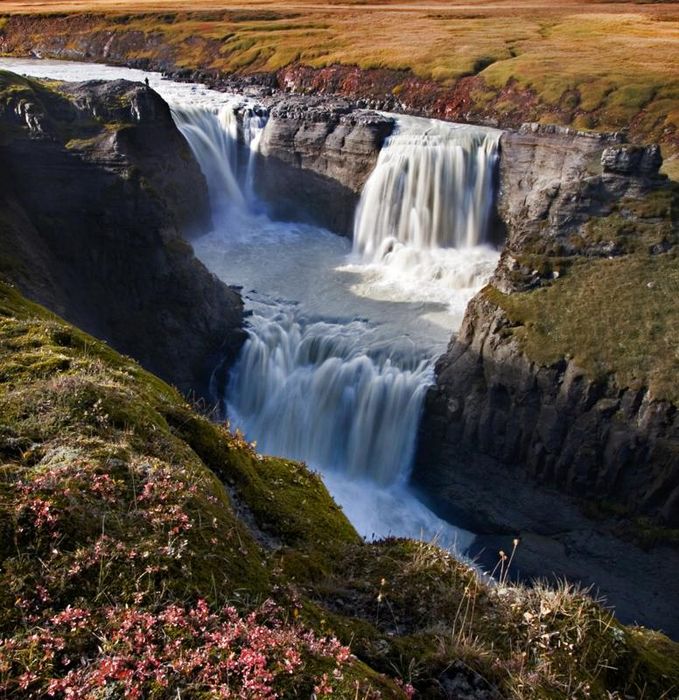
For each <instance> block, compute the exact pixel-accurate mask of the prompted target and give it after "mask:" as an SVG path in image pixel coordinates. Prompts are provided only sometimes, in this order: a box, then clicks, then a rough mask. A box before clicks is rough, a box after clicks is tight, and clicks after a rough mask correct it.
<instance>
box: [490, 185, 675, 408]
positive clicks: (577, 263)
mask: <svg viewBox="0 0 679 700" xmlns="http://www.w3.org/2000/svg"><path fill="white" fill-rule="evenodd" d="M678 201H679V195H678V193H677V188H676V187H674V186H672V187H668V188H666V189H662V190H659V191H656V192H653V193H651V194H649V195H648V196H646V197H643V198H640V199H636V200H625V201H622V202H620V203H619V205H618V207H617V209H616V210H615V211H614V212H612V213H611V214H610V215H609V216H606V217H599V218H593V219H591V220H589V221H588V223H587V224H586V225H585V226H583V227H582V228H581V230H580V231H579V233H577V234H575V235H573V236H571V238H570V239H569V241H568V245H569V248H570V249H571V250H572V251H575V254H571V255H570V256H567V257H564V256H563V255H561V256H560V255H559V254H558V246H557V248H556V249H555V251H556V254H555V252H554V251H551V252H550V251H540V253H539V254H537V253H535V254H524V255H523V256H519V260H518V261H519V263H520V264H521V266H522V269H528V270H536V271H537V272H538V273H539V274H540V276H541V277H542V278H543V279H551V278H552V276H553V273H554V272H558V273H559V274H558V279H555V280H553V281H551V282H549V284H546V285H545V286H542V287H540V288H538V289H534V290H532V291H527V292H521V293H512V294H509V295H505V294H502V293H500V292H499V291H498V290H497V289H495V288H494V287H486V289H485V290H484V291H483V294H484V296H485V297H486V298H487V299H488V300H489V301H491V302H492V303H493V304H496V305H497V306H499V307H501V308H502V309H503V310H504V311H505V313H506V314H507V317H508V319H509V321H510V324H511V327H510V328H508V329H507V332H508V333H510V334H512V335H513V336H514V337H515V338H516V339H517V340H518V341H519V342H520V343H521V346H522V347H523V349H524V351H525V352H526V353H527V355H528V356H529V357H530V359H531V360H533V361H535V362H537V363H538V364H541V365H544V366H550V365H553V364H555V363H557V362H559V361H561V360H562V359H563V358H573V359H574V360H575V362H576V364H577V365H578V366H579V367H581V368H582V369H583V370H585V371H586V372H587V373H588V375H589V376H590V377H592V378H596V379H601V380H607V379H613V381H615V382H616V383H617V385H618V386H619V387H621V388H623V387H633V388H639V387H642V386H645V387H648V388H649V389H650V391H651V394H652V396H653V397H655V398H658V399H668V400H670V401H673V402H675V403H677V402H678V401H679V387H678V386H677V383H676V381H675V380H674V377H676V376H677V372H678V371H679V357H678V356H677V354H676V352H675V350H676V348H677V347H679V307H678V306H677V304H676V298H675V297H676V289H677V287H678V285H679V264H678V261H677V243H679V233H678V229H677V226H676V221H677V211H678V209H677V202H678ZM562 247H563V246H562ZM597 250H601V251H608V250H612V251H613V252H614V254H613V256H610V253H608V252H606V253H599V254H596V251H597ZM592 251H595V252H594V253H592ZM515 274H516V275H518V276H519V277H521V275H522V274H523V273H522V272H521V271H517V272H516V273H515Z"/></svg>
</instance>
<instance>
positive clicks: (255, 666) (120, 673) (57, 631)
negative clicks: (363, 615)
mask: <svg viewBox="0 0 679 700" xmlns="http://www.w3.org/2000/svg"><path fill="white" fill-rule="evenodd" d="M349 656H350V653H349V650H348V648H347V647H344V646H342V645H341V644H340V643H339V642H338V641H337V640H335V639H332V638H319V637H317V636H316V635H315V634H314V633H313V632H310V631H308V630H305V629H304V628H303V627H301V626H299V625H297V624H288V623H286V622H285V620H284V617H283V615H282V611H281V610H280V608H278V607H277V606H276V605H275V604H274V603H273V602H272V601H270V600H268V601H266V602H265V603H263V604H262V605H261V606H259V607H258V608H257V609H256V610H254V611H253V612H251V613H249V614H247V615H244V616H242V615H241V614H239V612H238V611H237V610H236V608H234V607H232V606H224V607H222V608H221V609H218V610H216V611H214V612H213V611H211V609H210V607H209V605H208V604H207V602H206V601H204V600H199V601H198V602H197V603H196V604H195V605H193V606H180V605H176V604H170V605H166V606H163V607H159V608H157V609H155V610H150V609H145V608H141V607H139V606H131V607H126V606H106V607H104V608H101V609H100V610H92V609H87V608H76V607H71V606H68V607H67V608H66V609H65V610H63V611H61V612H60V613H57V614H54V615H51V616H49V617H48V618H47V619H45V620H43V621H42V623H41V624H40V626H38V627H36V628H35V629H34V630H33V631H32V632H31V633H27V634H25V635H20V636H15V637H12V638H6V639H3V640H1V641H0V692H4V693H7V694H10V695H11V694H13V693H14V694H16V695H17V696H18V695H19V694H21V693H23V694H24V695H23V696H24V697H63V698H74V699H75V698H82V699H87V698H99V697H101V690H102V688H111V689H112V690H113V691H115V693H114V695H113V697H124V698H129V699H134V698H153V697H189V696H191V697H195V696H196V695H197V694H200V693H209V697H214V698H253V699H254V698H257V699H258V700H260V699H261V700H268V699H270V698H277V697H280V696H281V694H284V695H286V694H290V693H294V694H296V693H297V692H304V691H306V692H307V696H308V695H309V694H310V693H311V691H312V689H313V688H312V686H315V688H316V693H317V695H320V696H322V695H328V694H331V693H332V691H333V681H335V680H336V679H338V678H341V675H342V668H343V666H344V665H345V664H346V663H347V661H348V659H349ZM309 665H311V666H312V667H313V668H328V669H330V671H326V672H323V674H322V675H320V676H319V678H318V679H317V680H316V681H314V679H313V677H310V676H309V675H308V674H304V673H303V672H304V671H305V669H306V668H307V666H309Z"/></svg>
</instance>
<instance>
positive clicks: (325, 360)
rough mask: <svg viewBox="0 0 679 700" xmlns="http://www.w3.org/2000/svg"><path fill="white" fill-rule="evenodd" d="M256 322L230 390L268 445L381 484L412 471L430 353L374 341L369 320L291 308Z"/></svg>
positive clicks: (239, 409)
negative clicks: (400, 352)
mask: <svg viewBox="0 0 679 700" xmlns="http://www.w3.org/2000/svg"><path fill="white" fill-rule="evenodd" d="M251 328H252V332H251V334H250V338H249V340H248V341H247V342H246V345H245V347H244V348H243V351H242V353H241V359H240V361H239V363H238V365H237V367H236V368H235V371H234V373H233V380H232V382H231V386H230V391H229V396H230V400H231V404H232V408H233V410H234V411H235V412H236V413H237V416H238V420H239V421H240V422H242V423H243V424H245V425H246V426H247V430H248V433H250V434H252V435H256V436H261V437H259V438H258V445H259V447H260V449H262V450H263V451H264V452H268V453H272V454H283V455H286V456H288V457H292V458H295V459H303V460H305V461H307V462H308V463H310V464H314V465H321V466H322V467H323V468H325V469H331V470H335V471H337V472H341V473H343V474H345V475H347V476H350V477H355V478H356V477H358V478H365V477H369V478H370V479H371V480H373V481H375V482H376V483H378V484H381V485H385V484H393V483H395V482H397V481H399V480H400V481H403V482H404V481H405V480H406V478H407V476H408V471H409V468H410V464H411V462H412V458H413V452H414V449H415V436H416V431H417V425H418V422H419V417H420V410H421V406H422V398H423V395H424V392H425V390H426V387H427V386H428V385H429V384H430V383H431V368H430V363H429V362H427V361H426V360H424V359H422V360H420V361H417V360H416V359H414V358H408V360H409V361H408V360H405V361H403V360H401V362H397V361H396V359H395V358H394V356H393V353H392V352H389V350H388V349H379V348H378V347H376V346H375V345H372V346H371V344H370V339H369V337H370V335H371V333H372V332H373V331H372V329H371V328H370V326H369V325H368V324H366V323H365V322H363V321H352V322H350V323H346V324H338V323H332V322H328V321H316V322H314V321H308V320H306V319H304V318H301V317H300V315H299V313H295V310H294V309H292V308H283V309H279V310H278V311H277V312H276V313H275V314H274V315H273V316H272V317H266V316H263V315H258V316H255V317H254V318H253V320H252V323H251ZM357 338H361V341H362V342H360V343H357V342H356V340H357Z"/></svg>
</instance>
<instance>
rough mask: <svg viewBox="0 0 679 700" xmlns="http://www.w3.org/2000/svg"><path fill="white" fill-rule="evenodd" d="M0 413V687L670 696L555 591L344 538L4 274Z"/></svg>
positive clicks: (258, 458)
mask: <svg viewBox="0 0 679 700" xmlns="http://www.w3.org/2000/svg"><path fill="white" fill-rule="evenodd" d="M0 416H2V419H1V420H0V456H1V459H2V466H1V467H0V527H1V528H2V531H1V537H0V693H3V694H4V696H7V697H48V696H57V697H81V698H94V697H100V692H101V688H102V687H103V686H104V685H105V686H106V687H108V688H110V691H109V692H110V693H111V695H110V697H119V696H120V697H130V698H134V697H150V698H153V697H157V698H160V697H179V696H181V697H234V696H235V697H249V698H255V697H256V698H265V697H276V696H279V697H309V695H310V694H311V693H312V692H315V693H316V694H317V697H325V696H327V695H329V694H331V693H332V694H334V696H335V697H351V698H354V697H359V698H371V697H394V698H397V697H406V696H408V695H411V694H412V693H413V692H414V691H417V692H420V693H422V695H423V696H425V697H439V696H443V695H442V689H443V688H444V687H445V686H446V684H450V683H463V684H464V683H467V684H468V685H469V687H475V688H479V687H486V688H488V689H489V690H491V689H492V690H493V692H497V693H498V694H499V695H498V696H499V697H502V696H507V697H518V698H544V697H568V698H575V697H582V698H585V697H587V698H589V697H593V698H609V699H610V698H624V697H628V696H630V695H632V696H634V697H638V698H648V699H649V700H650V699H651V698H653V699H656V698H671V697H673V696H675V695H676V692H677V689H678V688H679V650H678V645H677V644H676V643H674V642H672V641H670V640H669V639H668V638H666V637H665V636H663V635H662V634H660V633H658V632H652V631H649V630H646V629H643V628H636V627H626V626H623V625H621V624H620V623H619V622H617V621H616V619H615V618H614V616H613V615H612V614H611V613H610V612H609V611H608V610H607V609H606V608H605V607H603V606H602V605H601V604H600V603H598V602H597V601H595V600H593V599H592V598H591V597H589V596H588V595H587V593H586V592H582V591H578V590H577V589H574V588H572V587H570V586H568V585H565V584H564V585H563V586H561V587H560V588H558V589H556V590H555V589H553V588H550V587H548V586H542V585H537V586H535V587H533V588H524V587H522V586H517V585H513V584H511V583H509V581H508V575H507V571H508V566H509V564H510V562H509V560H508V555H507V554H502V555H500V566H499V569H498V573H499V582H498V583H490V582H489V581H488V580H487V579H486V578H484V577H481V576H480V575H479V574H478V573H477V572H476V570H474V569H473V568H471V567H469V566H468V565H467V564H464V563H462V562H460V561H457V560H456V559H454V558H453V557H452V556H451V555H450V554H449V553H447V552H445V551H443V550H441V549H439V548H438V547H437V546H436V544H427V543H421V542H414V541H407V540H399V539H388V540H383V541H380V542H375V543H367V542H363V541H362V540H361V539H360V538H359V537H358V535H357V534H356V533H355V531H354V530H353V528H352V527H351V525H350V524H349V522H348V521H347V520H346V518H345V517H344V515H343V514H342V512H341V510H340V509H339V508H338V507H337V506H336V505H335V503H334V502H333V501H332V499H331V498H330V496H329V494H328V493H327V491H326V489H325V487H324V486H323V484H322V481H321V480H320V478H319V477H318V476H317V475H316V474H314V473H312V472H310V471H309V470H308V469H307V468H306V467H305V466H304V465H303V464H299V463H296V462H291V461H288V460H282V459H276V458H271V457H264V456H262V455H260V454H258V453H257V452H256V449H255V446H254V445H251V444H248V443H247V442H246V441H245V440H244V439H243V437H242V436H241V435H239V434H238V433H233V432H231V431H230V430H229V428H228V426H227V425H220V424H217V423H215V422H213V421H211V420H209V418H208V417H206V416H204V415H201V413H200V412H199V411H197V410H196V408H195V407H193V406H191V405H189V404H187V403H186V401H185V400H184V399H183V398H182V397H181V396H180V395H179V394H178V393H177V392H176V391H175V390H174V389H172V388H171V387H170V386H168V385H166V384H164V383H163V382H162V381H160V380H159V379H157V378H156V377H154V376H153V375H151V374H149V373H147V372H146V371H144V370H143V369H141V368H140V367H139V366H138V365H137V364H136V363H135V362H134V361H132V360H130V359H128V358H126V357H123V356H121V355H119V354H117V353H116V352H115V351H113V350H112V349H111V348H110V347H108V346H107V345H105V344H104V343H102V342H100V341H97V340H95V339H94V338H92V337H90V336H87V335H86V334H84V333H83V332H81V331H79V330H78V329H76V328H74V327H73V326H70V325H69V324H67V323H65V322H64V321H62V320H60V319H59V318H58V317H56V316H54V315H52V314H51V313H49V312H47V311H46V310H44V309H43V308H41V307H39V306H37V305H35V304H33V303H32V302H29V301H27V300H26V299H25V298H23V297H22V296H21V295H20V294H19V293H18V292H17V291H16V290H15V289H14V288H12V287H11V286H9V285H6V284H4V283H3V284H2V285H1V286H0ZM519 546H520V545H519ZM454 687H455V686H454ZM457 687H459V686H457ZM462 687H464V685H463V686H462ZM98 693H99V694H98Z"/></svg>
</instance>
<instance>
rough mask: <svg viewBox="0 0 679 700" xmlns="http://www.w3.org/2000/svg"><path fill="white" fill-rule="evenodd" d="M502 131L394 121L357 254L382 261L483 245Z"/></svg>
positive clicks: (365, 199)
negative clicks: (397, 250) (397, 251)
mask: <svg viewBox="0 0 679 700" xmlns="http://www.w3.org/2000/svg"><path fill="white" fill-rule="evenodd" d="M499 136H500V132H499V131H497V130H495V129H485V128H482V127H477V126H468V125H462V124H450V123H446V122H442V121H437V120H433V119H421V118H417V117H397V122H396V128H395V131H394V133H393V134H392V135H391V136H390V137H389V138H388V139H387V141H386V143H385V144H384V147H383V148H382V150H381V151H380V154H379V156H378V160H377V164H376V166H375V169H374V170H373V172H372V174H371V175H370V177H369V178H368V181H367V182H366V184H365V187H364V189H363V193H362V195H361V200H360V203H359V206H358V209H357V212H356V219H355V225H354V250H355V251H356V252H358V253H359V254H361V255H362V256H363V257H364V258H366V259H373V260H380V259H383V258H384V257H385V256H386V255H388V254H389V253H390V252H391V251H392V250H393V249H394V246H395V245H399V244H400V245H403V246H406V247H409V248H412V249H416V250H431V249H438V248H466V247H471V246H476V245H479V244H481V243H484V242H485V241H486V240H487V234H488V228H489V224H490V219H491V214H492V210H493V177H494V169H495V163H496V161H497V145H498V140H499Z"/></svg>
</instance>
